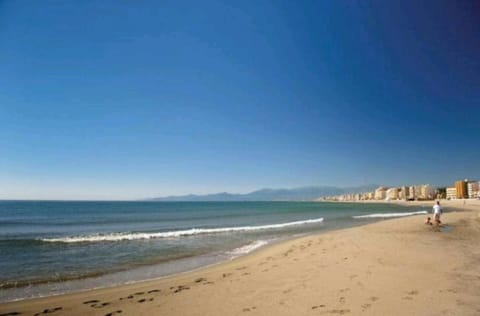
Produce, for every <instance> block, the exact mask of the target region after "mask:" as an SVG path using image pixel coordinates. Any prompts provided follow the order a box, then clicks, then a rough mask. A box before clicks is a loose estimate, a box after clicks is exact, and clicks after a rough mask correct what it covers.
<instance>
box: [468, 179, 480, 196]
mask: <svg viewBox="0 0 480 316" xmlns="http://www.w3.org/2000/svg"><path fill="white" fill-rule="evenodd" d="M467 191H468V197H469V198H471V199H472V198H478V197H479V191H480V183H478V182H476V181H470V182H468V183H467Z"/></svg>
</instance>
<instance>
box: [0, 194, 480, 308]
mask: <svg viewBox="0 0 480 316" xmlns="http://www.w3.org/2000/svg"><path fill="white" fill-rule="evenodd" d="M395 202H396V201H395ZM427 202H430V201H427ZM479 202H480V201H479ZM387 203H392V202H387ZM404 203H408V204H407V205H412V206H413V205H414V204H411V203H412V202H404ZM422 203H423V204H424V205H425V204H426V203H425V201H422ZM429 204H431V203H429ZM442 204H444V203H442ZM445 204H448V205H445ZM445 204H444V206H445V207H447V208H455V209H457V208H462V209H465V210H467V209H468V210H470V211H465V212H455V211H454V212H449V213H446V214H444V216H443V218H442V221H443V222H444V223H445V224H446V226H445V227H446V228H449V229H448V230H443V231H441V232H435V231H434V229H433V228H431V227H428V226H425V225H423V219H424V215H419V216H412V217H406V218H396V219H392V220H388V221H382V222H377V223H374V224H368V225H365V226H359V227H353V228H348V229H342V230H338V231H330V232H326V233H322V234H318V235H310V236H306V237H301V238H299V239H293V240H288V241H284V242H281V243H278V244H273V245H269V246H266V247H264V248H261V249H259V250H257V251H254V252H252V253H250V254H247V255H245V256H241V257H239V258H236V259H234V260H231V261H228V262H223V263H219V264H215V265H213V266H208V267H203V268H200V269H196V270H193V271H189V272H184V273H180V274H177V275H173V276H169V277H163V278H160V279H155V280H150V281H143V282H138V283H133V284H126V285H120V286H115V287H111V288H102V289H94V290H87V291H83V292H77V293H72V294H64V295H59V296H50V297H44V298H37V299H28V300H22V301H15V302H9V303H3V304H0V314H7V315H8V313H14V312H17V313H21V314H32V315H33V314H36V313H39V315H41V314H42V313H43V312H45V311H48V313H49V312H52V313H54V314H55V315H67V314H68V315H108V314H109V313H113V314H111V315H114V314H115V312H118V311H121V313H122V315H151V314H161V315H246V313H250V314H256V315H277V314H278V315H292V314H301V315H307V314H308V315H310V314H311V315H315V314H351V315H356V314H360V313H366V314H368V315H383V314H397V315H403V314H407V313H413V314H418V315H439V314H446V315H449V314H461V315H474V314H478V313H479V312H480V304H479V303H477V301H478V293H479V292H480V291H479V289H480V279H479V278H478V275H479V272H480V267H479V265H478V263H477V264H474V263H475V262H476V260H478V256H479V254H478V250H476V249H475V246H474V245H475V244H478V241H480V231H479V229H478V228H477V227H478V224H479V223H480V217H479V211H480V207H479V206H477V204H476V203H475V205H472V204H469V205H468V204H467V206H468V207H465V208H463V205H457V204H458V203H456V204H455V205H454V204H452V203H445ZM478 205H480V203H479V204H478ZM88 301H90V302H89V303H86V302H88ZM45 314H46V313H45ZM11 315H15V314H11Z"/></svg>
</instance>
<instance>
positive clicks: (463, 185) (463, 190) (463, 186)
mask: <svg viewBox="0 0 480 316" xmlns="http://www.w3.org/2000/svg"><path fill="white" fill-rule="evenodd" d="M467 182H468V180H458V181H455V189H457V199H466V198H468V187H467Z"/></svg>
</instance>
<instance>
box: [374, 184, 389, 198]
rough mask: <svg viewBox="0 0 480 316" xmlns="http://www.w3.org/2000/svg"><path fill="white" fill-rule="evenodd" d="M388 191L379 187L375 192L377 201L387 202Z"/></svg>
mask: <svg viewBox="0 0 480 316" xmlns="http://www.w3.org/2000/svg"><path fill="white" fill-rule="evenodd" d="M387 189H388V188H386V187H378V188H377V189H376V190H375V200H385V198H386V197H387Z"/></svg>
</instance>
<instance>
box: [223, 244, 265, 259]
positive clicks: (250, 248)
mask: <svg viewBox="0 0 480 316" xmlns="http://www.w3.org/2000/svg"><path fill="white" fill-rule="evenodd" d="M267 244H268V241H266V240H256V241H254V242H252V243H250V244H248V245H245V246H242V247H238V248H235V249H233V250H232V251H230V252H229V254H230V255H231V256H233V257H237V256H240V255H244V254H247V253H250V252H252V251H254V250H255V249H258V248H260V247H263V246H265V245H267Z"/></svg>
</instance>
